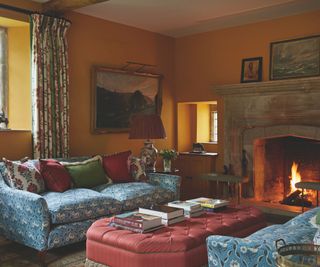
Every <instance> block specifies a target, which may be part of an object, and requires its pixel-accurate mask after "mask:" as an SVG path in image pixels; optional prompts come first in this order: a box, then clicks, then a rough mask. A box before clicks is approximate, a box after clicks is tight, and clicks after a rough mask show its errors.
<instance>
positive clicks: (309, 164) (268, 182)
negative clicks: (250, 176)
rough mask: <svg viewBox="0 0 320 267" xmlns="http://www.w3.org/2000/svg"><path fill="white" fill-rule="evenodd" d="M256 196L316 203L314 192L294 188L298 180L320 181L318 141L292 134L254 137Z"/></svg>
mask: <svg viewBox="0 0 320 267" xmlns="http://www.w3.org/2000/svg"><path fill="white" fill-rule="evenodd" d="M253 164H254V168H253V169H254V197H255V200H258V201H265V202H271V203H282V204H286V205H294V206H306V207H308V206H311V205H315V203H316V192H314V191H312V190H307V191H305V194H304V196H302V194H301V193H302V192H301V190H299V189H297V188H295V183H296V182H299V181H318V182H320V141H319V140H313V139H308V138H301V137H295V136H285V137H275V138H264V139H256V140H255V141H254V157H253Z"/></svg>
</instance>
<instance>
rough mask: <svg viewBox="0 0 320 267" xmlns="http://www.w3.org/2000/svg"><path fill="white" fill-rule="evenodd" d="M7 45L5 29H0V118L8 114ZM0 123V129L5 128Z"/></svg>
mask: <svg viewBox="0 0 320 267" xmlns="http://www.w3.org/2000/svg"><path fill="white" fill-rule="evenodd" d="M7 102H8V43H7V29H6V28H3V27H0V117H2V118H3V117H5V118H7V114H8V103H7ZM5 126H6V125H5V124H4V125H3V123H0V128H5Z"/></svg>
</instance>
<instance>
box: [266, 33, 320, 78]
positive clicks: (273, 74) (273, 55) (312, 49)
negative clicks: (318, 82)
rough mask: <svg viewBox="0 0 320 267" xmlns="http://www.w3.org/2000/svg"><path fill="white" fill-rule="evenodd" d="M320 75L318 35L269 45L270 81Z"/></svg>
mask: <svg viewBox="0 0 320 267" xmlns="http://www.w3.org/2000/svg"><path fill="white" fill-rule="evenodd" d="M318 75H320V35H317V36H308V37H303V38H298V39H292V40H284V41H279V42H273V43H271V44H270V80H281V79H291V78H301V77H311V76H318Z"/></svg>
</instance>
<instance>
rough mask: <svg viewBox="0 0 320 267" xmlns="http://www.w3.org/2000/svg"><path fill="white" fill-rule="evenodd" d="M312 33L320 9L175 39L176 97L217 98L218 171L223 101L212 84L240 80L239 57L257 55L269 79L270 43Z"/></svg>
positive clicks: (317, 29)
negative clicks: (213, 89) (215, 92)
mask: <svg viewBox="0 0 320 267" xmlns="http://www.w3.org/2000/svg"><path fill="white" fill-rule="evenodd" d="M315 34H320V11H316V12H310V13H306V14H302V15H296V16H290V17H284V18H280V19H275V20H271V21H265V22H260V23H255V24H248V25H244V26H239V27H233V28H228V29H222V30H217V31H211V32H206V33H201V34H195V35H192V36H187V37H182V38H178V39H176V40H175V97H176V100H177V101H178V102H188V101H211V100H218V113H219V122H218V124H219V142H218V147H217V150H216V152H218V153H219V157H218V161H217V162H218V170H220V171H221V170H222V166H223V103H222V101H221V99H220V98H219V97H218V96H216V95H214V93H213V92H212V90H211V88H212V86H213V85H214V84H230V83H239V82H240V74H241V61H242V59H244V58H250V57H258V56H262V57H263V80H264V81H266V80H268V79H269V78H268V77H269V49H270V42H273V41H278V40H285V39H292V38H297V37H302V36H308V35H315Z"/></svg>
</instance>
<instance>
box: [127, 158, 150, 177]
mask: <svg viewBox="0 0 320 267" xmlns="http://www.w3.org/2000/svg"><path fill="white" fill-rule="evenodd" d="M130 174H131V176H132V178H133V179H134V180H135V181H139V182H140V181H142V182H145V181H147V180H148V178H147V175H146V172H145V166H144V164H143V161H142V160H141V159H139V158H137V157H131V158H130Z"/></svg>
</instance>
